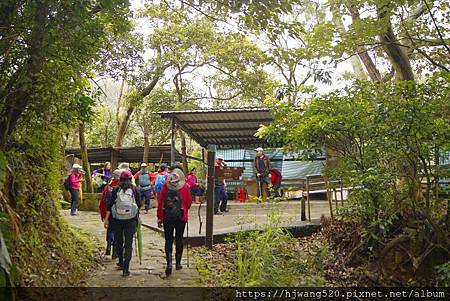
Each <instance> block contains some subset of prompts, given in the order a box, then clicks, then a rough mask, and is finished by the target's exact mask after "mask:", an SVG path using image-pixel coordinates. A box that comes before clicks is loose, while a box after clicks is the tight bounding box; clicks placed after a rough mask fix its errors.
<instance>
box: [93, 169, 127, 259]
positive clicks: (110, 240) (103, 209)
mask: <svg viewBox="0 0 450 301" xmlns="http://www.w3.org/2000/svg"><path fill="white" fill-rule="evenodd" d="M120 173H121V172H120V169H116V170H114V172H113V173H112V178H111V181H110V183H108V184H107V185H106V186H105V188H104V189H103V193H102V197H101V199H100V204H99V205H98V209H99V211H100V217H101V219H102V222H105V218H106V213H107V208H108V207H109V203H110V202H111V195H112V191H113V189H114V187H117V186H118V185H119V179H120ZM113 245H114V229H113V228H112V226H111V216H110V217H109V225H108V229H107V231H106V252H105V255H111V248H112V246H113ZM114 250H115V249H114V248H113V259H114V258H115V257H116V253H115V251H114Z"/></svg>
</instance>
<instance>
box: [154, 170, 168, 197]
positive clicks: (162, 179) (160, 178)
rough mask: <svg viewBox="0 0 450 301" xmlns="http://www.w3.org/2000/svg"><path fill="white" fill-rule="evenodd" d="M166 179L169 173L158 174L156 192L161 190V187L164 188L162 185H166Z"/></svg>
mask: <svg viewBox="0 0 450 301" xmlns="http://www.w3.org/2000/svg"><path fill="white" fill-rule="evenodd" d="M166 179H167V174H165V175H161V174H158V175H157V176H156V180H155V192H158V193H159V192H161V189H162V187H163V185H164V182H165V181H166Z"/></svg>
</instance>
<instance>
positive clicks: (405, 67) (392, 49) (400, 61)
mask: <svg viewBox="0 0 450 301" xmlns="http://www.w3.org/2000/svg"><path fill="white" fill-rule="evenodd" d="M389 23H390V22H389ZM380 41H381V43H383V49H384V51H385V52H386V54H387V56H388V57H389V61H390V62H391V64H392V67H394V70H395V77H396V79H397V80H414V73H413V71H412V67H411V62H410V61H409V58H408V55H407V53H406V51H405V49H404V48H403V47H400V46H399V45H398V44H397V43H398V40H397V38H396V37H395V35H394V31H393V30H392V25H391V24H389V27H388V29H387V30H386V32H384V33H383V34H381V35H380Z"/></svg>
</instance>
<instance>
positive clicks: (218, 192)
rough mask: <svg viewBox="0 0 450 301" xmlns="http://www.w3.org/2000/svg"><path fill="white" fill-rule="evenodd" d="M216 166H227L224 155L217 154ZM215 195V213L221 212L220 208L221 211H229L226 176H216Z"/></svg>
mask: <svg viewBox="0 0 450 301" xmlns="http://www.w3.org/2000/svg"><path fill="white" fill-rule="evenodd" d="M215 166H216V168H217V167H220V166H227V165H226V164H225V162H224V160H223V156H222V155H220V154H219V155H217V158H216V163H215ZM214 195H215V196H214V214H219V209H220V211H221V212H228V208H227V201H228V195H227V191H226V189H225V177H223V176H218V175H216V176H215V178H214Z"/></svg>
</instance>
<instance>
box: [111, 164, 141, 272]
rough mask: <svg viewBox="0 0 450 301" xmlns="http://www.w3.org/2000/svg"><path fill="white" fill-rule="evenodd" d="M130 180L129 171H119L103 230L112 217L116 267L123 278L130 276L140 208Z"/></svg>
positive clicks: (136, 191)
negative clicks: (116, 259)
mask: <svg viewBox="0 0 450 301" xmlns="http://www.w3.org/2000/svg"><path fill="white" fill-rule="evenodd" d="M132 178H133V177H132V175H131V171H129V170H122V171H121V173H120V179H119V185H118V186H117V187H115V188H114V189H113V191H112V193H111V201H110V203H109V204H108V206H107V210H108V211H107V212H106V217H105V221H104V226H105V229H108V227H109V223H110V221H109V217H110V216H111V217H112V218H111V225H112V227H113V229H114V249H115V251H116V253H117V257H118V259H119V262H118V263H117V266H118V268H119V269H121V270H122V275H123V276H124V277H125V276H129V275H130V261H131V255H132V246H133V235H134V233H135V232H136V226H137V223H138V219H139V208H140V207H141V199H140V195H139V190H138V189H137V188H136V187H135V186H134V185H133V184H132V183H131V179H132ZM124 251H125V254H124Z"/></svg>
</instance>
